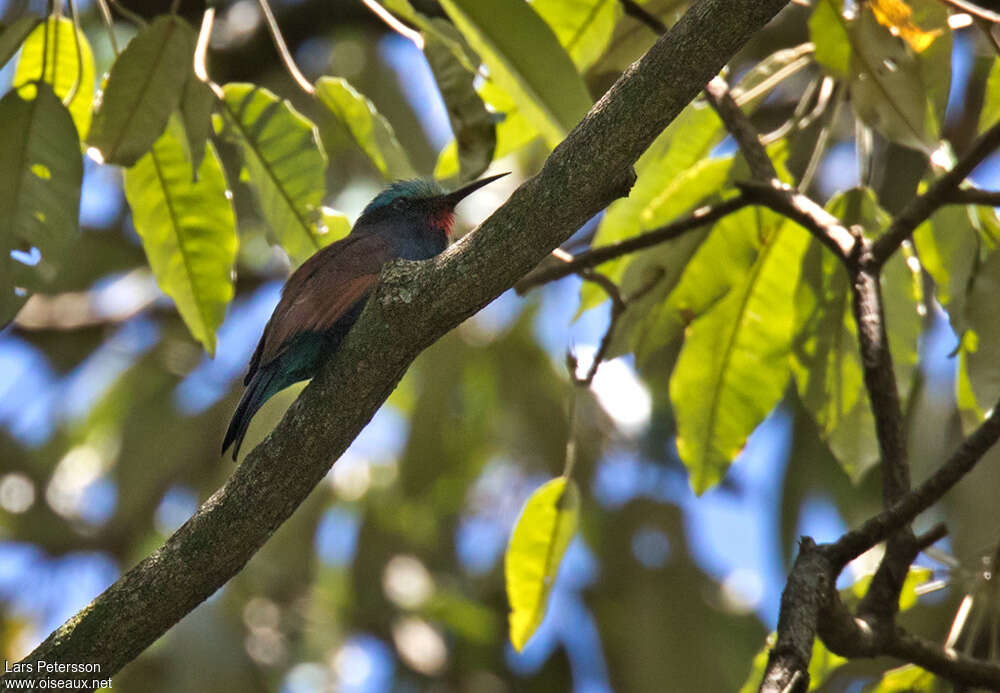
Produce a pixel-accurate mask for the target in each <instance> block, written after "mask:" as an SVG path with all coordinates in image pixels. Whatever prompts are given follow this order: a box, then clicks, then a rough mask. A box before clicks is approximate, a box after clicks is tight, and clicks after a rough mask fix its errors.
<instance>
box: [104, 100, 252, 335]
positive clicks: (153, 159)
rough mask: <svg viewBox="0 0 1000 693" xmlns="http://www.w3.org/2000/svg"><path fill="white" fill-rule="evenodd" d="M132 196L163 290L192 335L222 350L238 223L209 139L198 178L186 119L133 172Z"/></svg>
mask: <svg viewBox="0 0 1000 693" xmlns="http://www.w3.org/2000/svg"><path fill="white" fill-rule="evenodd" d="M124 185H125V197H126V199H128V203H129V206H130V207H131V208H132V215H133V218H134V220H135V228H136V231H137V232H138V233H139V237H140V238H141V239H142V246H143V248H144V249H145V251H146V257H148V258H149V265H150V267H152V269H153V274H155V275H156V281H157V283H158V284H159V285H160V288H161V289H163V291H164V292H165V293H166V294H167V295H168V296H170V297H171V298H172V299H173V300H174V303H175V304H176V305H177V310H178V311H179V312H180V314H181V317H182V318H184V322H185V323H186V324H187V326H188V329H189V330H190V331H191V334H192V335H193V336H194V338H195V339H197V340H198V341H199V342H201V343H202V345H204V347H205V350H206V351H207V352H208V353H209V354H212V355H214V354H215V330H216V328H218V326H219V324H220V323H221V322H222V319H223V317H224V316H225V313H226V306H227V305H229V302H230V301H231V300H232V298H233V263H234V262H235V260H236V245H237V240H236V220H235V216H234V213H233V207H232V203H231V202H230V201H229V199H228V197H227V194H226V179H225V177H224V175H223V173H222V164H221V163H220V162H219V157H218V155H217V154H216V153H215V149H214V147H212V145H211V144H208V145H207V146H206V149H205V156H204V158H203V159H202V162H201V168H200V169H199V171H198V176H197V181H195V180H194V174H193V172H192V170H191V163H190V161H188V158H187V154H186V151H185V143H184V133H183V131H182V128H181V125H180V122H179V121H178V120H176V119H174V120H172V121H171V125H170V127H169V128H168V129H167V130H166V131H165V132H164V133H163V134H162V135H161V136H160V138H159V139H158V140H157V141H156V143H155V144H154V145H153V148H152V150H151V151H150V152H149V153H148V154H146V155H145V156H144V157H142V158H141V159H140V160H139V162H138V163H137V164H136V165H135V166H133V167H131V168H129V169H127V170H126V171H125V180H124Z"/></svg>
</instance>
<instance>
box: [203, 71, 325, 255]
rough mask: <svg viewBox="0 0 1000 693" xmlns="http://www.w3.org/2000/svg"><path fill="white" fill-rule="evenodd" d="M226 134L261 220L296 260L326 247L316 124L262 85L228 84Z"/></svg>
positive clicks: (321, 162) (322, 166) (320, 152)
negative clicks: (234, 147) (239, 159)
mask: <svg viewBox="0 0 1000 693" xmlns="http://www.w3.org/2000/svg"><path fill="white" fill-rule="evenodd" d="M223 91H224V93H225V98H224V99H223V101H222V112H223V114H224V117H225V120H224V128H223V133H222V134H224V135H225V136H227V137H229V138H230V139H232V140H233V141H234V142H236V144H237V145H239V147H240V151H241V153H242V154H243V162H244V164H245V165H246V170H247V172H248V174H249V181H250V185H251V187H252V188H253V190H254V192H255V193H256V196H257V200H258V202H259V204H260V209H261V212H262V214H263V216H264V219H265V220H266V221H267V223H268V224H269V225H270V227H271V230H272V232H273V233H274V237H275V238H276V239H277V241H278V242H279V243H280V244H281V246H282V247H283V248H284V249H285V252H287V253H288V254H289V256H291V257H292V259H293V260H294V261H295V262H296V263H301V262H302V261H303V260H305V259H306V258H308V257H309V256H310V255H312V254H313V253H315V252H316V251H317V250H319V249H320V248H322V247H323V246H325V245H326V244H327V243H328V242H329V241H330V239H329V236H328V235H325V234H323V233H322V232H321V229H320V228H319V227H318V222H319V219H320V209H319V208H320V205H321V204H322V202H323V196H324V195H325V194H326V178H325V176H326V154H325V153H324V152H323V149H322V148H321V147H320V145H319V142H318V140H317V133H316V127H315V126H314V125H313V124H312V122H311V121H310V120H309V119H308V118H306V117H305V116H303V115H302V114H301V113H299V112H298V111H296V110H295V109H294V108H293V107H292V106H291V104H289V103H288V102H287V101H284V100H281V99H278V97H277V96H275V95H274V94H272V93H271V92H269V91H268V90H267V89H264V88H263V87H257V86H254V85H252V84H227V85H226V86H225V87H224V89H223Z"/></svg>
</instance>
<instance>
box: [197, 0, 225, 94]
mask: <svg viewBox="0 0 1000 693" xmlns="http://www.w3.org/2000/svg"><path fill="white" fill-rule="evenodd" d="M214 23H215V8H214V7H209V8H208V9H206V10H205V14H203V15H202V16H201V28H200V29H199V30H198V42H197V43H196V44H195V47H194V76H195V77H197V78H198V79H200V80H201V81H202V82H204V83H205V84H207V85H208V86H209V88H210V89H211V90H212V93H213V94H215V96H216V98H217V99H219V100H220V101H221V100H222V99H223V97H224V96H225V94H223V92H222V87H220V86H219V85H218V84H216V83H215V82H213V81H212V78H211V77H210V76H209V74H208V63H207V55H208V42H209V39H211V38H212V25H213V24H214Z"/></svg>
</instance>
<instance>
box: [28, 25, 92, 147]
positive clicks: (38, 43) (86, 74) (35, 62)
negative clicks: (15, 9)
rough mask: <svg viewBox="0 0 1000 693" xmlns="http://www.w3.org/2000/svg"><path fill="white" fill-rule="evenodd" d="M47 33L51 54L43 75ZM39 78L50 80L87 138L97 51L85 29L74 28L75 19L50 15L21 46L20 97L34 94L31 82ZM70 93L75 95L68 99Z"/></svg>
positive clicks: (81, 136)
mask: <svg viewBox="0 0 1000 693" xmlns="http://www.w3.org/2000/svg"><path fill="white" fill-rule="evenodd" d="M46 33H48V50H47V51H46V52H47V53H48V56H47V57H46V59H45V60H44V62H45V76H44V78H42V62H43V60H42V58H43V56H42V52H43V51H45V50H46V49H45V45H46V39H45V34H46ZM74 36H75V37H76V39H75V40H74ZM77 49H79V59H78V58H77ZM39 79H43V81H45V82H48V83H49V84H51V85H52V89H53V91H55V94H56V96H58V97H59V98H60V99H61V100H62V101H63V104H64V105H67V106H68V107H69V112H70V114H71V115H72V116H73V124H74V125H76V132H77V135H78V136H79V138H80V139H81V140H82V139H85V137H86V134H87V131H88V130H89V129H90V106H91V104H93V102H94V54H93V53H92V52H91V50H90V44H89V43H87V37H86V36H84V34H83V32H82V31H75V30H74V27H73V22H72V21H70V20H69V19H67V18H66V17H50V18H49V19H48V20H47V21H46V22H45V23H44V24H41V25H39V26H37V27H35V29H34V30H33V31H32V32H31V34H30V35H29V36H28V39H27V40H26V41H25V42H24V46H23V47H22V48H21V56H20V57H19V58H18V59H17V69H16V70H15V71H14V82H13V84H14V87H15V88H20V91H21V98H23V99H31V98H34V95H35V92H34V87H33V86H30V83H31V82H35V81H37V80H39ZM22 85H28V86H22ZM71 95H72V99H70V100H68V99H69V97H70V96H71ZM67 100H68V101H67Z"/></svg>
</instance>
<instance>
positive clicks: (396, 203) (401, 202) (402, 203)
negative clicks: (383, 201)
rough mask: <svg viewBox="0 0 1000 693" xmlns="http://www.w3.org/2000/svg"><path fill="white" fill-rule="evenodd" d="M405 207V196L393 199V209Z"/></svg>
mask: <svg viewBox="0 0 1000 693" xmlns="http://www.w3.org/2000/svg"><path fill="white" fill-rule="evenodd" d="M404 207H406V200H405V199H404V198H402V197H397V198H396V199H395V200H393V201H392V208H393V209H403V208H404Z"/></svg>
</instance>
